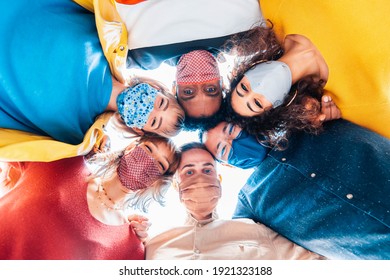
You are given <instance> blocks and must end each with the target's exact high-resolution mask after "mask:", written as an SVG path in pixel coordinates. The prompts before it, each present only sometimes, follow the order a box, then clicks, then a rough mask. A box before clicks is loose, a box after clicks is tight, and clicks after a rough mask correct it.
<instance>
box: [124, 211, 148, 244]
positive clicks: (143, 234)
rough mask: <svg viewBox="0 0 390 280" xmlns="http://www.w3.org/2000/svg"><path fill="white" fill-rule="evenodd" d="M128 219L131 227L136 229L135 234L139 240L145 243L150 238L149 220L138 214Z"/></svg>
mask: <svg viewBox="0 0 390 280" xmlns="http://www.w3.org/2000/svg"><path fill="white" fill-rule="evenodd" d="M127 219H128V220H129V222H130V226H131V227H132V228H133V229H134V232H135V234H136V235H137V236H138V238H139V240H141V241H142V242H145V241H146V240H147V238H148V236H149V235H148V230H149V227H150V226H151V223H150V222H149V219H148V218H146V217H144V216H141V215H137V214H133V215H129V216H128V217H127Z"/></svg>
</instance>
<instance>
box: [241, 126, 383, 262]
mask: <svg viewBox="0 0 390 280" xmlns="http://www.w3.org/2000/svg"><path fill="white" fill-rule="evenodd" d="M233 216H234V218H242V217H247V218H251V219H254V220H255V221H258V222H262V223H264V224H265V225H267V226H269V227H271V228H273V229H274V230H275V231H277V232H279V233H280V234H282V235H284V236H286V237H287V238H289V239H290V240H292V241H293V242H295V243H297V244H299V245H301V246H303V247H305V248H307V249H309V250H312V251H314V252H316V253H318V254H321V255H324V256H326V257H328V258H332V259H390V140H388V139H386V138H384V137H381V136H379V135H377V134H375V133H373V132H370V131H368V130H367V129H364V128H362V127H359V126H356V125H354V124H352V123H350V122H347V121H344V120H338V121H333V122H330V123H328V124H327V125H326V130H325V132H324V133H322V134H320V135H319V136H313V135H309V134H304V133H302V134H298V135H296V136H295V137H294V138H293V139H291V140H290V146H289V148H288V149H287V150H285V151H282V152H280V151H271V152H270V153H269V154H268V156H267V157H266V159H265V160H264V161H263V162H262V163H261V164H260V165H259V166H258V167H257V168H256V169H255V171H254V172H253V174H252V175H251V176H250V178H249V179H248V181H247V183H246V185H245V186H244V187H243V188H242V189H241V190H240V192H239V197H238V203H237V208H236V210H235V213H234V215H233Z"/></svg>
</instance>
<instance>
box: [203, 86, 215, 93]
mask: <svg viewBox="0 0 390 280" xmlns="http://www.w3.org/2000/svg"><path fill="white" fill-rule="evenodd" d="M205 91H206V92H207V93H213V92H216V91H217V88H216V87H215V86H209V87H206V88H205Z"/></svg>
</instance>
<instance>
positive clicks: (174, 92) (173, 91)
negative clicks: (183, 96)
mask: <svg viewBox="0 0 390 280" xmlns="http://www.w3.org/2000/svg"><path fill="white" fill-rule="evenodd" d="M177 89H178V88H177V84H176V81H173V83H172V93H173V94H174V95H175V96H176V98H177Z"/></svg>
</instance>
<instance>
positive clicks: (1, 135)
mask: <svg viewBox="0 0 390 280" xmlns="http://www.w3.org/2000/svg"><path fill="white" fill-rule="evenodd" d="M111 116H112V113H104V114H102V115H100V116H99V118H98V119H97V120H96V122H95V123H94V124H93V125H92V126H91V128H90V129H89V130H88V131H87V133H86V134H85V136H84V140H83V142H82V143H80V144H78V145H71V144H67V143H63V142H59V141H56V140H54V139H52V138H50V137H47V136H39V135H35V134H32V133H29V132H23V131H18V130H12V129H3V128H0V161H44V162H48V161H54V160H58V159H62V158H69V157H74V156H79V155H86V154H87V153H88V152H89V151H91V150H92V148H93V146H94V145H98V144H99V143H100V141H101V140H102V138H103V136H104V132H103V127H104V125H105V124H106V123H107V122H108V121H109V119H110V117H111Z"/></svg>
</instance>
